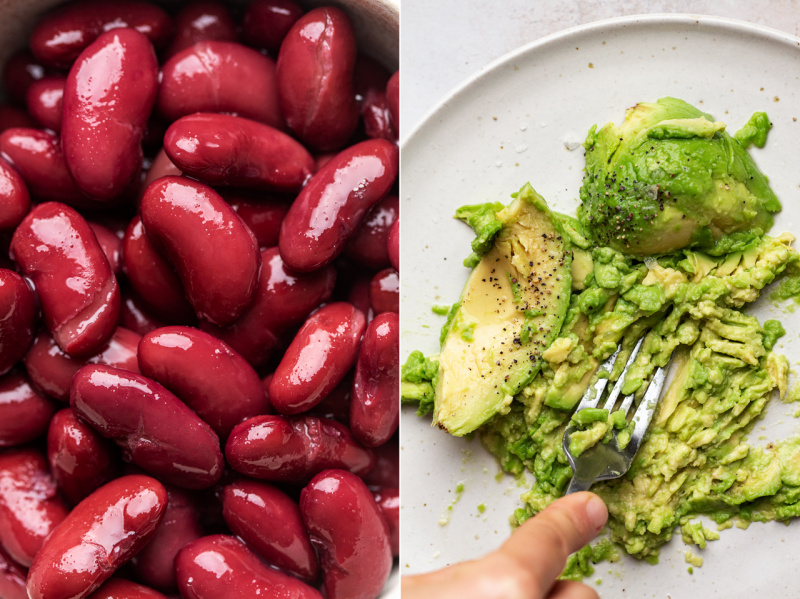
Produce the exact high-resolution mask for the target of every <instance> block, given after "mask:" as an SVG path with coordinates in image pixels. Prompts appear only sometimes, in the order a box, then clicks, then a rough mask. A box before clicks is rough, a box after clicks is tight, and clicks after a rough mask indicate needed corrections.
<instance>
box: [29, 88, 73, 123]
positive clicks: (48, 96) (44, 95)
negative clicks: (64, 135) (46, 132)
mask: <svg viewBox="0 0 800 599" xmlns="http://www.w3.org/2000/svg"><path fill="white" fill-rule="evenodd" d="M66 81H67V78H66V77H64V76H63V75H50V76H48V77H43V78H41V79H39V80H38V81H34V82H33V83H31V85H30V87H29V88H28V93H27V95H26V98H25V100H26V105H27V107H28V112H29V113H30V115H31V116H32V117H33V118H34V119H36V121H37V122H38V123H39V124H40V125H41V126H42V127H45V128H47V129H50V130H52V131H55V132H56V133H58V132H59V131H61V117H62V104H63V100H64V84H65V83H66Z"/></svg>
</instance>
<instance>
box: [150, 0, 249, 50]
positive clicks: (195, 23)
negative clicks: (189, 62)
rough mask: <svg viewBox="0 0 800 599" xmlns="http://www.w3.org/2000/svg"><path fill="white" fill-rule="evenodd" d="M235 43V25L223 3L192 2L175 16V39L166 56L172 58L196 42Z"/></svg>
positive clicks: (195, 0)
mask: <svg viewBox="0 0 800 599" xmlns="http://www.w3.org/2000/svg"><path fill="white" fill-rule="evenodd" d="M209 40H219V41H225V42H233V41H236V23H235V22H234V21H233V17H232V16H231V13H230V10H228V7H227V6H226V5H225V3H224V2H217V0H194V1H193V2H190V3H189V4H186V5H185V6H183V7H181V9H180V10H179V11H178V13H177V14H176V15H175V37H174V38H173V39H172V43H171V44H170V46H169V49H168V50H167V53H166V55H167V56H168V57H169V56H173V55H175V54H177V53H178V52H180V51H181V50H184V49H186V48H188V47H189V46H193V45H194V44H196V43H197V42H205V41H209Z"/></svg>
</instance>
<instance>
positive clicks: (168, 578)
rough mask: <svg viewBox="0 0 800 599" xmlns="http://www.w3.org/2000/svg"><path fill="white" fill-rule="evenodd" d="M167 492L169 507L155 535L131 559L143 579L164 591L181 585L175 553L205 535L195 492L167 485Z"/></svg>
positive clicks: (133, 566) (134, 570) (132, 564)
mask: <svg viewBox="0 0 800 599" xmlns="http://www.w3.org/2000/svg"><path fill="white" fill-rule="evenodd" d="M167 495H168V497H169V502H168V503H167V510H166V512H164V518H163V519H162V520H161V523H160V524H159V525H158V528H157V529H156V533H155V535H153V539H152V540H151V541H150V542H149V543H148V544H147V546H145V548H144V549H142V551H140V552H139V554H138V555H136V556H135V557H134V558H133V559H132V560H131V566H132V570H133V572H134V573H135V574H136V576H137V578H138V579H139V580H141V581H142V582H144V583H145V584H149V585H150V586H152V587H154V588H157V589H160V590H162V591H164V592H169V591H172V590H174V589H175V588H177V580H176V579H175V566H174V561H175V556H176V555H177V554H178V552H179V551H180V550H181V548H183V547H184V545H187V544H188V543H190V542H192V541H194V540H195V539H199V538H200V537H202V536H203V528H202V526H201V524H200V509H199V508H198V506H197V504H196V501H195V498H194V496H193V495H191V494H190V493H188V492H186V491H184V490H182V489H177V488H175V487H167Z"/></svg>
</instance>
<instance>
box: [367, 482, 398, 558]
mask: <svg viewBox="0 0 800 599" xmlns="http://www.w3.org/2000/svg"><path fill="white" fill-rule="evenodd" d="M372 495H373V497H375V503H377V504H378V507H379V508H381V513H382V514H383V517H384V518H386V524H388V525H389V540H390V542H391V544H392V555H393V556H394V557H397V556H398V555H400V490H399V489H380V490H378V491H373V492H372Z"/></svg>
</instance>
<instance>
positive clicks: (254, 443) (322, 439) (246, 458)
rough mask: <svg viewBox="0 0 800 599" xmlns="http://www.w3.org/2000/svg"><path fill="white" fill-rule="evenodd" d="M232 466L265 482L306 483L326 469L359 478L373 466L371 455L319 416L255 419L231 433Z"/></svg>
mask: <svg viewBox="0 0 800 599" xmlns="http://www.w3.org/2000/svg"><path fill="white" fill-rule="evenodd" d="M225 457H226V458H227V460H228V464H229V465H230V466H231V468H233V469H234V470H236V471H237V472H241V473H242V474H245V475H247V476H251V477H253V478H258V479H261V480H270V481H279V482H288V483H302V482H305V481H307V480H308V479H310V478H311V477H312V476H314V475H315V474H316V473H318V472H321V471H322V470H325V469H326V468H341V469H343V470H349V471H352V472H354V473H355V474H358V475H359V476H361V475H365V474H366V473H368V472H369V471H370V470H371V469H372V466H373V460H374V458H373V456H372V453H371V451H370V450H369V449H366V448H364V447H362V446H361V445H360V444H359V443H358V442H357V441H355V439H353V437H352V435H351V434H350V431H349V430H347V427H345V426H343V425H342V424H340V423H338V422H336V421H335V420H328V419H326V418H318V417H316V416H308V415H304V416H295V417H285V416H273V415H264V416H256V417H255V418H250V419H249V420H245V421H244V422H242V423H241V424H239V425H237V426H236V428H234V429H233V432H232V433H231V436H230V437H228V442H227V444H226V445H225Z"/></svg>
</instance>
